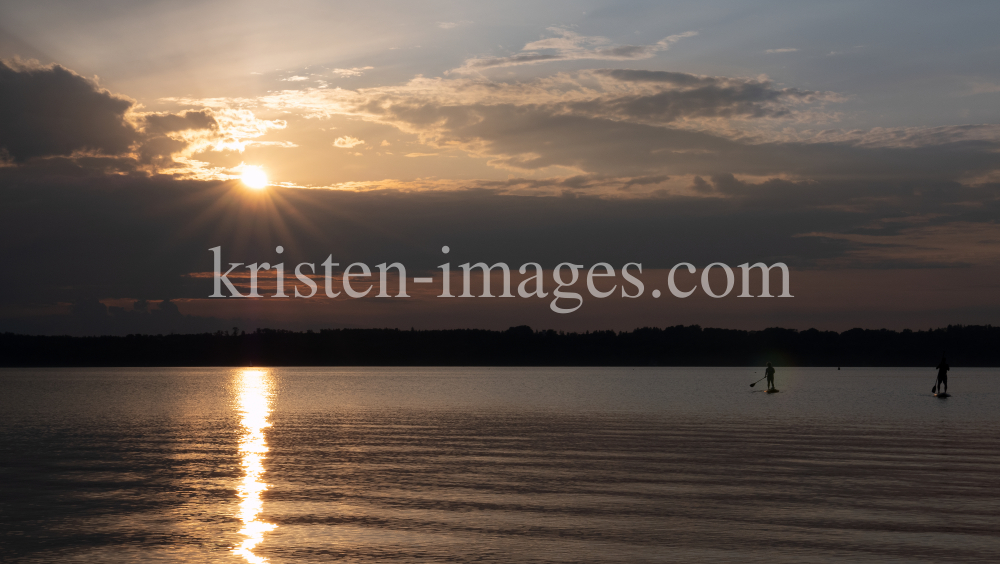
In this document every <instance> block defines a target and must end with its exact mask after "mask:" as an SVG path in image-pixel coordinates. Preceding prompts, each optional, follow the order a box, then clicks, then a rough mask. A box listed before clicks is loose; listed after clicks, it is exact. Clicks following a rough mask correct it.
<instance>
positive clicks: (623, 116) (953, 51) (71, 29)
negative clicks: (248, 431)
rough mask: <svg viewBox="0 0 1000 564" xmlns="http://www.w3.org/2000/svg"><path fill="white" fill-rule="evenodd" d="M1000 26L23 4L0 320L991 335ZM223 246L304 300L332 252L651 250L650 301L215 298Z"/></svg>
mask: <svg viewBox="0 0 1000 564" xmlns="http://www.w3.org/2000/svg"><path fill="white" fill-rule="evenodd" d="M998 22H1000V5H998V4H997V3H996V2H961V3H947V4H942V3H934V2H879V3H870V2H837V3H799V2H764V1H757V2H752V3H748V2H711V1H698V2H669V3H668V2H537V1H536V2H499V3H472V2H366V3H347V2H318V1H306V2H295V1H292V2H283V3H275V2H247V1H241V2H143V3H134V2H120V1H110V0H108V1H103V0H102V1H93V0H83V1H77V2H56V1H47V0H32V1H30V2H28V1H21V0H7V1H5V2H3V3H2V4H0V59H3V62H2V63H0V222H2V223H0V237H2V247H0V248H2V251H0V258H2V260H3V265H4V273H5V276H4V281H3V283H2V286H0V287H2V288H3V292H2V293H0V331H15V332H26V333H43V334H59V333H70V334H102V333H130V332H170V331H175V332H194V331H214V330H216V329H222V328H231V327H233V326H238V327H239V328H241V329H244V330H248V331H249V330H252V329H254V328H256V327H275V328H279V327H280V328H288V329H296V330H301V329H309V328H311V329H319V328H326V327H400V328H407V329H408V328H410V327H416V328H418V329H419V328H465V327H475V328H490V329H505V328H507V327H510V326H513V325H522V324H527V325H531V326H532V327H534V328H536V329H542V328H553V329H560V330H574V331H583V330H595V329H618V330H631V329H634V328H636V327H641V326H661V327H662V326H667V325H677V324H701V325H703V326H713V327H728V328H745V329H762V328H765V327H771V326H784V327H792V328H797V329H806V328H810V327H816V328H819V329H834V330H845V329H849V328H852V327H867V328H882V327H885V328H892V329H903V328H912V329H926V328H928V327H937V326H944V325H948V324H988V323H991V324H997V323H998V320H1000V224H998V222H997V219H998V218H1000V200H998V196H1000V110H998V108H1000V39H998V37H1000V35H998V34H997V32H996V30H997V24H998ZM261 174H263V175H266V179H267V186H265V187H264V188H263V189H260V190H256V189H254V188H252V187H251V186H249V185H248V184H253V175H257V176H258V180H261V179H260V178H259V177H260V175H261ZM241 178H244V179H246V182H245V181H242V180H241ZM220 245H221V246H222V248H223V250H224V254H225V257H224V260H225V261H226V262H245V263H252V262H263V261H270V262H272V263H274V262H279V261H284V262H285V264H286V272H287V273H288V280H287V281H286V286H288V288H289V290H288V291H289V292H290V291H291V288H292V287H293V286H294V283H295V280H294V276H293V275H291V274H290V272H291V271H292V270H293V269H294V266H295V264H297V263H298V262H302V261H305V262H310V263H315V264H316V265H317V267H319V263H321V262H323V260H324V259H326V257H327V256H328V255H333V260H334V261H337V262H339V263H340V264H341V265H342V266H345V265H347V264H350V263H352V262H364V263H367V264H368V265H369V266H370V267H373V268H374V266H375V265H376V264H378V263H382V262H396V261H399V262H402V263H404V264H405V265H406V267H407V270H408V274H409V275H410V276H411V277H412V276H420V275H422V274H423V275H426V276H433V275H434V274H435V272H439V271H436V270H435V269H436V267H437V265H439V264H441V263H443V262H446V261H448V262H450V263H451V264H452V265H453V266H454V265H457V264H460V263H463V262H467V261H468V262H480V261H485V262H487V263H488V264H493V263H494V262H497V261H504V262H506V263H507V264H509V265H510V266H511V267H512V269H516V268H517V267H518V266H520V265H521V264H522V263H525V262H529V261H532V262H538V263H540V264H541V265H543V266H544V268H546V269H551V268H553V267H555V266H556V265H557V264H558V263H561V262H573V263H578V264H583V265H585V266H587V267H589V266H590V265H592V264H594V263H597V262H608V263H610V264H612V265H613V266H614V267H615V268H616V269H620V268H621V267H622V266H623V265H624V264H625V263H629V262H636V263H641V264H642V266H643V275H642V277H641V278H642V280H643V282H644V284H645V286H646V293H645V295H643V296H642V297H641V298H637V299H630V298H621V297H620V296H619V295H618V294H617V293H616V294H615V295H613V296H611V297H609V298H607V299H596V298H593V297H586V300H585V303H584V305H583V306H582V307H581V308H580V309H579V310H578V311H576V312H574V313H572V314H568V315H559V314H556V313H553V312H552V311H551V310H550V308H549V302H550V300H551V298H550V299H540V298H539V299H524V298H493V299H485V298H475V299H471V298H469V299H461V298H456V299H442V298H435V297H434V295H435V294H436V292H434V291H432V289H430V288H428V289H427V290H426V291H421V292H416V291H415V292H411V293H412V294H413V297H411V298H407V299H397V298H375V297H367V298H363V299H358V300H349V299H345V298H344V296H341V297H340V298H337V299H325V298H321V297H319V296H317V297H314V298H311V299H309V300H302V299H295V298H288V299H275V298H261V299H253V300H250V299H236V298H225V299H210V298H208V296H209V295H210V294H211V293H212V279H211V277H210V276H207V275H206V273H211V271H212V266H213V264H212V254H211V253H210V252H209V251H208V249H209V248H212V247H215V246H220ZM277 245H282V246H283V247H284V248H285V249H286V251H285V253H284V254H283V255H281V256H279V255H277V254H275V247H276V246H277ZM444 245H448V246H450V248H451V253H450V254H449V255H447V256H445V255H443V254H442V253H441V247H442V246H444ZM758 261H764V262H766V263H768V264H770V263H773V262H777V261H781V262H784V263H786V264H787V265H788V266H789V268H790V269H791V281H792V294H794V295H795V297H794V298H773V299H765V298H753V299H746V298H744V299H741V298H737V297H736V294H737V293H738V292H733V293H732V294H731V295H730V296H727V297H726V298H722V299H712V298H709V297H707V296H705V295H704V294H700V295H695V296H693V297H692V298H689V299H684V300H682V299H677V298H673V297H670V296H669V293H667V285H666V273H667V270H669V269H670V267H672V266H673V265H674V264H676V263H678V262H690V263H693V264H694V265H696V266H697V267H699V268H702V267H704V266H706V265H708V264H709V263H712V262H723V263H726V264H729V265H730V266H733V267H735V266H736V265H738V264H741V263H745V262H750V263H754V262H758ZM261 276H262V278H266V277H267V276H268V275H265V274H263V273H262V275H261ZM270 276H272V278H273V275H270ZM376 278H377V277H376ZM317 279H318V278H317ZM690 279H691V280H694V279H695V277H694V276H691V278H690ZM773 280H774V279H772V286H773ZM376 282H377V280H376ZM618 282H619V283H620V282H621V280H620V279H618ZM272 284H273V282H272ZM738 285H739V281H738V280H737V286H738ZM439 288H440V285H437V286H435V287H434V289H439ZM654 288H657V289H660V290H661V291H662V292H664V293H665V294H666V295H665V296H664V297H661V298H658V299H654V298H653V297H652V296H651V295H650V292H651V290H652V289H654ZM549 290H551V288H549ZM775 293H777V292H775ZM373 294H374V292H373ZM164 300H170V301H169V302H164ZM137 303H138V305H137Z"/></svg>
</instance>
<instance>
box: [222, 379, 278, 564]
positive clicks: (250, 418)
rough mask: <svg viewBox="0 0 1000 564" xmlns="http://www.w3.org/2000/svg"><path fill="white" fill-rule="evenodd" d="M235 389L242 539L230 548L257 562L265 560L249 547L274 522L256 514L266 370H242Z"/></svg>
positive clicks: (267, 396)
mask: <svg viewBox="0 0 1000 564" xmlns="http://www.w3.org/2000/svg"><path fill="white" fill-rule="evenodd" d="M236 385H237V388H238V390H239V397H238V399H237V402H238V408H239V412H240V415H241V416H242V421H241V423H242V425H243V436H242V437H241V438H240V458H241V463H242V465H243V472H244V474H243V480H242V481H241V482H240V485H239V487H238V488H237V495H238V496H239V497H240V499H241V501H240V512H239V517H240V520H241V521H243V528H242V529H240V534H241V535H244V536H245V537H246V539H244V541H243V542H242V543H240V544H239V545H238V546H235V547H233V552H234V553H236V554H238V555H240V556H242V557H243V558H244V559H246V561H247V562H253V563H254V564H260V563H263V562H267V559H266V558H264V557H262V556H257V555H256V554H254V553H253V549H254V547H255V546H257V545H258V544H259V543H260V542H261V541H262V540H263V539H264V533H266V532H268V531H272V530H274V528H275V527H276V526H277V525H273V524H271V523H265V522H264V521H262V520H260V519H259V518H258V516H259V515H260V512H261V510H262V508H263V501H262V500H261V498H260V496H261V493H263V492H264V490H266V489H267V484H266V483H264V480H263V477H264V455H265V453H267V442H266V441H265V437H264V429H265V428H266V427H270V426H271V424H270V423H268V421H267V416H268V415H269V414H270V413H271V395H272V391H271V387H272V381H271V377H270V375H269V374H268V373H267V371H266V370H243V371H241V372H240V374H239V376H238V381H237V383H236Z"/></svg>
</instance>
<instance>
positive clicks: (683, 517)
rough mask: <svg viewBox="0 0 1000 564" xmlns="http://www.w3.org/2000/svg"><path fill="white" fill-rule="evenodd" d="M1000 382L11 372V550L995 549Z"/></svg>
mask: <svg viewBox="0 0 1000 564" xmlns="http://www.w3.org/2000/svg"><path fill="white" fill-rule="evenodd" d="M997 372H998V371H997V370H995V369H961V368H956V369H953V370H952V374H951V376H950V378H949V379H950V382H949V384H950V385H951V386H950V388H951V389H950V391H951V392H952V393H953V394H954V396H953V397H951V398H947V399H937V398H934V397H932V396H931V394H930V391H931V386H932V385H933V384H934V376H935V371H934V370H933V369H845V370H842V371H839V372H838V371H837V370H836V369H818V368H814V369H782V368H780V367H779V368H778V374H777V384H778V387H779V388H780V389H781V390H782V393H780V394H770V395H767V394H763V393H755V392H754V390H756V389H759V387H760V386H762V385H763V383H761V384H758V386H757V388H753V389H751V388H750V387H749V386H748V385H749V383H750V382H752V381H754V380H756V379H757V378H759V377H761V376H763V372H762V370H761V369H756V373H755V369H733V368H697V369H691V368H683V369H682V368H648V369H630V368H587V369H577V368H573V369H567V368H559V369H541V368H528V369H525V368H510V369H506V368H505V369H497V368H494V369H486V368H465V369H463V368H448V369H435V368H429V369H399V368H391V369H384V368H365V369H328V368H315V369H299V368H269V369H241V370H234V369H44V370H43V369H32V370H10V369H7V370H0V424H2V428H0V501H2V504H0V561H3V562H9V561H24V562H60V563H63V562H232V563H237V562H274V563H278V562H330V561H335V560H336V561H344V562H375V561H377V562H391V561H402V562H412V561H422V562H476V561H487V562H490V561H496V562H518V563H521V562H525V563H526V562H675V561H676V562H695V561H719V562H733V561H740V562H882V561H887V560H897V561H908V562H947V561H954V562H996V561H1000V448H998V447H1000V410H998V409H997V406H998V402H1000V377H998V373H997Z"/></svg>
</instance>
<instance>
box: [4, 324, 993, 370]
mask: <svg viewBox="0 0 1000 564" xmlns="http://www.w3.org/2000/svg"><path fill="white" fill-rule="evenodd" d="M998 345H1000V327H994V326H991V325H986V326H961V325H951V326H948V327H946V328H940V329H930V330H926V331H909V330H905V331H890V330H885V329H881V330H872V329H851V330H849V331H844V332H842V333H837V332H835V331H818V330H815V329H810V330H806V331H797V330H794V329H781V328H770V329H764V330H760V331H744V330H734V329H713V328H702V327H699V326H697V325H692V326H674V327H666V328H650V327H645V328H640V329H636V330H634V331H621V332H616V331H589V332H584V333H564V332H557V331H551V330H547V331H534V330H532V329H531V328H530V327H526V326H520V327H512V328H510V329H508V330H505V331H489V330H481V329H453V330H429V331H413V330H399V329H329V330H322V331H306V332H293V331H283V330H273V329H257V330H255V331H253V332H251V333H246V332H236V331H233V332H223V331H219V332H216V333H203V334H192V335H127V336H124V337H119V336H114V337H113V336H104V337H68V336H32V335H19V334H13V333H4V334H0V366H7V367H14V366H247V365H250V364H253V365H256V366H757V365H761V364H763V363H765V362H768V361H770V362H774V363H775V364H776V365H784V366H934V365H935V364H936V363H937V362H938V361H939V360H940V358H941V356H942V354H947V356H948V361H949V363H951V364H952V365H953V366H1000V346H998Z"/></svg>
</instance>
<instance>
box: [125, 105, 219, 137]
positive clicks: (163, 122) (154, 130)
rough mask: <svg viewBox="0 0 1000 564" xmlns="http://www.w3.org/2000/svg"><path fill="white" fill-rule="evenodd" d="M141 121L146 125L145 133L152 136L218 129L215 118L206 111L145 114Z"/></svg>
mask: <svg viewBox="0 0 1000 564" xmlns="http://www.w3.org/2000/svg"><path fill="white" fill-rule="evenodd" d="M143 121H145V123H146V127H145V130H146V132H147V133H149V134H153V135H160V134H164V133H171V132H174V131H185V130H189V129H218V127H219V123H218V122H217V121H215V117H214V116H212V114H211V113H209V112H208V111H207V110H201V111H197V112H195V111H187V112H181V113H179V114H169V113H163V114H146V115H145V116H143Z"/></svg>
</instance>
